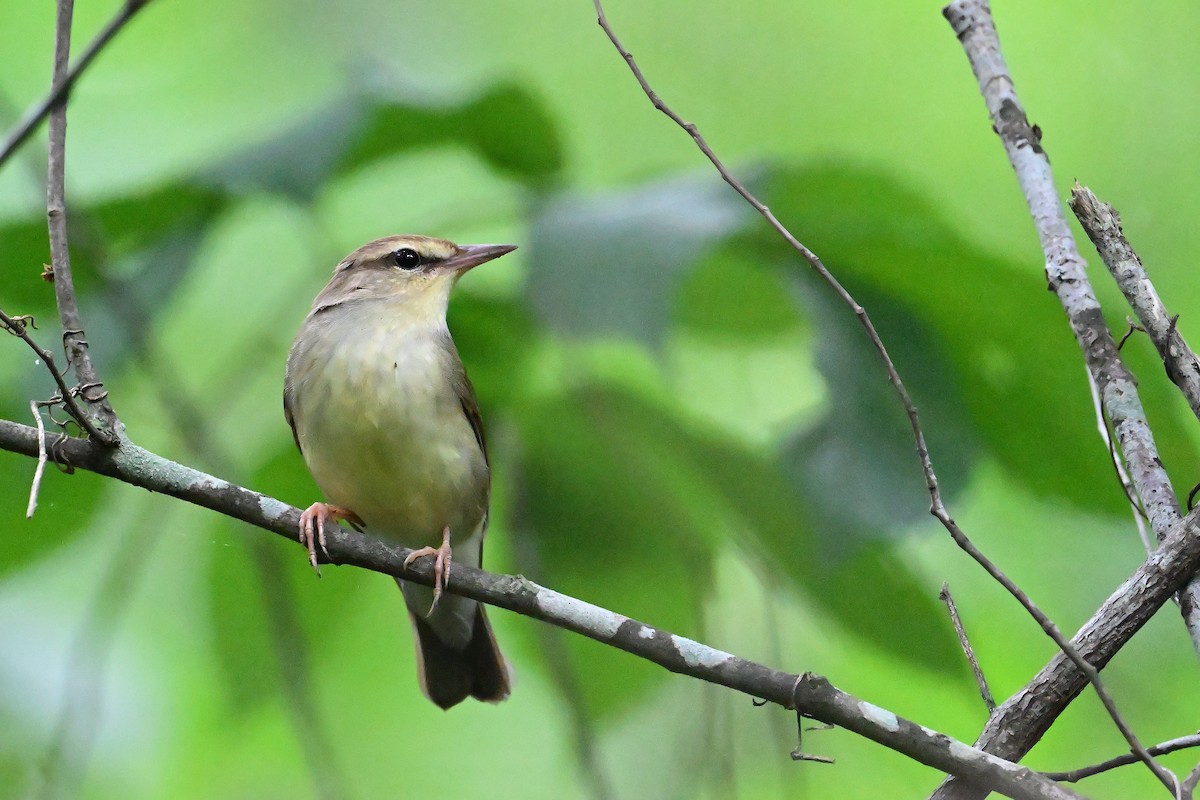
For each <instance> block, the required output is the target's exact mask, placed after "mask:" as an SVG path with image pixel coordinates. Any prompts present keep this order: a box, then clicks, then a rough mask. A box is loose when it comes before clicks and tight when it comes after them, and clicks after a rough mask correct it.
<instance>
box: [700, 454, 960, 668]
mask: <svg viewBox="0 0 1200 800" xmlns="http://www.w3.org/2000/svg"><path fill="white" fill-rule="evenodd" d="M692 448H693V451H694V457H695V458H696V460H697V464H698V465H701V468H702V469H703V470H704V472H705V474H706V476H707V478H708V480H709V481H710V482H711V485H712V486H713V487H714V489H715V490H717V491H719V492H721V493H722V495H723V497H724V500H725V503H726V506H727V508H728V509H729V510H730V514H731V515H732V518H733V520H734V525H735V530H737V531H738V532H739V541H741V542H742V543H743V544H744V545H745V546H746V547H747V548H748V549H749V550H750V551H751V552H752V553H754V554H755V555H757V556H758V557H759V558H760V559H761V561H762V563H763V565H764V566H765V567H766V568H767V569H768V570H770V572H771V573H772V574H773V575H774V576H775V577H777V578H779V579H782V580H783V581H784V582H786V584H787V585H788V586H790V587H791V588H792V589H794V590H796V591H799V592H801V593H802V594H803V595H804V596H805V597H807V598H808V599H809V600H810V601H811V602H813V603H814V604H816V605H817V606H819V607H821V608H824V609H825V610H826V611H827V612H828V613H829V614H830V615H831V616H832V617H833V618H834V619H836V620H837V621H838V622H839V623H840V624H842V625H843V626H845V628H846V629H847V630H848V631H850V632H852V633H854V634H855V635H857V636H859V637H860V638H861V639H863V640H864V641H867V642H869V643H871V644H872V645H874V646H875V647H878V648H880V649H881V650H884V651H886V652H888V653H889V654H891V655H893V656H895V657H898V658H901V659H904V660H905V661H908V662H910V663H913V664H916V665H918V666H920V667H922V668H925V669H931V670H935V671H939V672H952V671H956V670H958V669H961V666H962V665H961V661H962V658H961V656H960V654H959V653H958V650H957V649H956V646H955V644H954V640H953V637H952V636H951V635H949V632H948V628H947V626H946V621H945V613H944V611H943V610H942V609H941V607H940V606H939V605H938V604H937V603H936V602H935V601H934V597H935V596H936V594H937V592H936V589H935V588H934V587H932V586H929V585H928V583H927V581H925V580H924V579H923V578H922V577H920V576H919V575H917V574H916V573H914V572H913V571H912V570H911V569H909V567H908V565H907V564H906V563H905V562H904V561H903V560H902V558H901V557H899V556H897V555H896V554H895V552H894V551H893V546H892V544H891V543H890V542H888V541H881V540H876V539H874V538H873V537H874V536H877V533H876V532H867V531H864V530H862V529H861V528H859V527H857V526H858V522H857V520H856V514H855V512H853V511H850V510H847V511H846V515H845V516H844V517H836V516H833V517H828V518H827V515H826V513H823V512H819V511H817V510H815V508H814V506H813V505H812V503H811V502H810V501H809V494H808V493H806V492H804V491H802V487H798V486H797V485H796V484H795V483H794V480H793V479H792V478H791V477H790V473H791V472H792V469H790V468H789V467H787V466H786V465H780V464H777V463H775V462H774V461H772V460H770V459H767V458H763V457H761V456H759V455H756V454H752V453H749V452H746V451H744V450H742V449H741V448H738V447H736V446H733V445H730V444H727V443H725V442H720V441H715V440H711V439H709V440H694V441H693V442H692ZM742 532H744V536H745V538H741V535H742Z"/></svg>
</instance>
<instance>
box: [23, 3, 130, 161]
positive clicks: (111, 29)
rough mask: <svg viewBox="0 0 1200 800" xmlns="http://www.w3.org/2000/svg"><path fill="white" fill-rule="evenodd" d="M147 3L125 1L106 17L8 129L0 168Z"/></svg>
mask: <svg viewBox="0 0 1200 800" xmlns="http://www.w3.org/2000/svg"><path fill="white" fill-rule="evenodd" d="M149 3H150V0H127V2H126V3H125V4H124V5H123V6H121V9H120V10H119V11H118V12H117V13H116V15H115V16H114V17H113V18H112V19H111V20H109V22H108V24H107V25H105V26H104V28H103V29H102V30H101V31H100V33H98V34H96V38H95V39H93V40H92V41H91V42H90V43H89V44H88V46H87V49H85V50H84V51H83V55H82V56H81V57H80V58H79V60H78V61H77V62H75V64H74V65H73V66H72V67H71V68H70V70H68V71H67V72H66V75H65V76H64V78H63V80H62V81H61V82H56V83H54V85H53V88H51V90H50V92H49V94H47V95H46V96H45V97H43V98H42V99H41V100H39V101H38V102H37V103H35V104H34V105H33V106H32V107H30V109H29V110H28V111H26V112H25V114H24V116H22V117H21V119H20V120H19V121H18V122H17V124H16V125H15V126H14V127H13V129H12V130H11V131H9V133H8V135H7V136H5V137H4V143H3V144H0V167H3V166H4V164H5V163H7V162H8V159H9V158H11V157H12V155H13V153H15V152H17V150H19V149H20V147H21V145H22V144H24V143H25V141H26V140H27V139H29V137H30V135H31V134H32V133H33V132H34V131H35V130H37V127H38V125H40V124H41V122H42V120H44V119H45V118H46V116H47V115H48V114H49V113H50V109H51V108H53V107H54V105H55V104H56V103H58V101H59V100H62V99H63V98H64V97H66V95H67V92H69V91H71V87H72V86H74V85H75V82H76V81H78V80H79V78H80V77H81V76H82V75H83V73H84V71H85V70H87V68H88V67H89V66H91V63H92V60H93V59H95V58H96V56H98V55H99V54H100V51H101V50H103V49H104V48H105V47H106V46H107V45H108V43H109V42H110V41H112V39H113V37H114V36H116V35H117V34H118V33H119V32H120V31H121V29H122V28H124V27H125V24H126V23H127V22H129V21H130V20H131V19H133V17H134V16H135V15H136V14H137V12H139V11H141V10H142V9H143V8H144V7H145V6H147V5H148V4H149Z"/></svg>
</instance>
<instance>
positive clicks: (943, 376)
mask: <svg viewBox="0 0 1200 800" xmlns="http://www.w3.org/2000/svg"><path fill="white" fill-rule="evenodd" d="M787 274H789V275H790V276H792V278H793V280H794V281H795V282H796V283H797V284H798V285H799V294H800V295H801V296H802V298H803V300H804V301H805V305H806V307H807V308H808V309H810V313H811V318H812V322H813V325H814V327H816V328H817V330H819V331H820V334H819V335H818V336H816V337H815V339H816V342H817V367H818V369H819V370H820V371H821V374H822V375H823V376H824V378H825V380H826V383H827V386H828V391H829V408H828V411H827V412H826V415H825V417H824V418H823V419H822V420H821V422H820V423H818V424H817V425H816V426H814V427H812V428H810V429H808V430H805V431H803V432H801V433H800V434H799V435H798V436H796V437H794V438H793V440H792V441H791V442H790V443H789V444H788V445H787V446H786V448H785V450H784V456H783V460H784V463H785V464H786V466H787V468H788V470H789V474H790V475H791V476H792V479H793V481H794V483H795V485H796V486H797V487H798V489H799V490H800V492H801V495H802V497H803V498H804V501H805V505H806V507H807V508H808V509H809V510H810V512H811V513H813V514H814V515H815V521H816V522H817V523H818V528H817V530H818V534H819V535H822V536H823V538H824V539H825V541H826V544H827V546H828V547H829V548H830V550H831V552H835V551H838V550H844V549H846V548H847V545H848V544H851V543H852V541H853V540H850V541H848V540H847V537H846V534H847V533H850V532H853V533H856V534H858V535H860V536H866V537H868V538H881V537H885V536H889V535H895V534H896V533H898V532H899V531H900V530H901V529H902V528H903V527H904V526H907V525H911V524H912V523H914V522H917V521H923V520H927V519H929V493H928V491H927V487H926V484H925V477H924V474H923V472H922V470H921V463H920V460H919V459H918V457H917V451H916V443H915V439H914V438H913V433H912V428H911V426H910V425H909V419H908V416H907V414H906V413H905V410H904V406H903V404H902V403H901V401H900V397H899V396H898V394H897V393H896V390H895V388H894V387H893V386H892V384H891V383H890V382H889V381H888V379H887V373H886V371H885V369H884V366H883V363H882V361H881V359H880V358H879V354H878V352H877V351H876V350H875V347H874V346H873V345H872V344H871V342H870V340H869V339H868V337H867V335H866V332H865V331H864V330H863V328H862V326H861V325H859V324H858V319H857V317H856V316H855V315H854V314H853V313H852V312H851V311H850V309H849V308H847V306H846V305H845V304H843V303H842V302H841V301H840V300H839V299H838V298H837V297H835V296H834V295H833V294H832V292H830V291H828V289H827V287H826V286H825V285H824V284H819V285H818V282H817V281H816V280H815V279H814V278H813V277H812V276H811V275H810V273H808V272H800V271H798V270H797V269H794V268H788V269H787ZM858 299H859V302H861V303H864V304H865V305H866V306H867V307H868V308H870V309H873V310H874V311H873V314H872V320H873V322H874V324H875V326H876V328H877V330H878V331H879V332H880V335H881V336H882V337H883V339H884V341H885V343H888V344H889V348H888V349H889V352H890V354H891V357H892V359H893V361H894V362H895V363H896V366H897V368H898V369H899V371H900V373H901V376H902V377H903V378H904V381H905V385H906V387H907V389H908V391H909V393H910V394H911V396H912V398H913V401H914V403H915V404H916V405H917V407H918V409H919V411H920V412H921V415H922V427H923V429H924V432H925V437H926V443H927V445H928V447H929V449H930V451H931V452H932V453H934V454H935V458H936V465H937V467H938V470H939V472H940V473H941V475H942V479H941V484H942V487H941V488H942V494H943V496H944V498H945V499H946V500H947V502H949V501H951V500H953V498H954V497H955V495H956V493H957V492H958V491H959V490H961V489H964V488H965V487H966V485H967V482H968V478H969V475H970V470H971V468H972V466H973V464H974V461H975V458H976V456H977V450H978V445H977V440H976V434H975V432H974V428H973V425H972V420H971V419H970V417H969V415H968V413H967V411H966V408H965V403H964V401H963V398H962V393H961V391H960V389H959V386H960V384H961V382H962V378H961V376H960V375H959V374H958V371H957V369H956V367H955V365H954V364H953V363H952V362H951V361H950V360H949V359H948V358H946V356H945V354H944V353H943V352H942V342H941V341H939V340H938V339H937V338H936V337H935V336H933V335H931V333H930V332H929V331H928V329H927V328H926V327H925V326H924V325H923V324H922V322H921V321H920V319H918V318H917V317H914V316H913V315H911V314H910V313H907V311H906V309H905V308H904V306H903V305H902V304H901V303H900V302H898V301H896V300H895V299H894V298H888V299H887V300H886V302H885V301H884V298H882V297H877V296H875V295H874V293H873V292H871V291H870V290H863V291H862V292H860V293H859V297H858ZM822 532H823V533H822ZM851 549H853V548H852V547H851Z"/></svg>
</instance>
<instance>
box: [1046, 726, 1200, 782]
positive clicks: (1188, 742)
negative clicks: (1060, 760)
mask: <svg viewBox="0 0 1200 800" xmlns="http://www.w3.org/2000/svg"><path fill="white" fill-rule="evenodd" d="M1189 747H1200V734H1192V735H1191V736H1180V737H1179V738H1178V739H1171V740H1170V741H1166V742H1162V743H1161V744H1156V745H1154V746H1153V747H1147V748H1146V751H1147V752H1148V753H1150V754H1151V755H1155V756H1165V755H1166V754H1167V753H1174V752H1175V751H1176V750H1185V749H1187V748H1189ZM1140 760H1141V759H1139V758H1138V757H1137V755H1136V754H1134V753H1122V754H1121V755H1119V756H1116V757H1115V758H1110V759H1108V760H1107V761H1101V762H1100V763H1099V764H1092V765H1091V766H1089V767H1080V768H1079V769H1072V770H1068V771H1066V772H1043V773H1042V774H1043V775H1045V776H1046V777H1047V778H1049V779H1051V780H1055V781H1066V782H1068V783H1074V782H1075V781H1081V780H1083V779H1084V778H1090V777H1091V776H1093V775H1099V774H1100V773H1101V772H1108V771H1109V770H1110V769H1116V768H1117V767H1124V766H1128V765H1129V764H1136V763H1138V761H1140Z"/></svg>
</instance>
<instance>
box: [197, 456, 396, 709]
mask: <svg viewBox="0 0 1200 800" xmlns="http://www.w3.org/2000/svg"><path fill="white" fill-rule="evenodd" d="M249 485H250V486H252V487H254V488H256V489H257V490H259V491H262V492H264V493H266V494H268V495H270V496H272V497H277V498H280V499H282V500H285V501H287V502H292V503H295V504H297V505H300V506H302V507H303V506H306V505H308V503H310V502H313V501H315V500H317V499H319V498H320V494H319V492H318V491H317V488H316V486H315V485H314V484H313V481H312V478H311V476H310V475H309V474H308V470H307V468H306V467H305V466H304V460H303V458H302V457H301V455H300V453H299V451H298V450H296V448H295V446H294V445H293V444H292V442H291V440H290V438H289V440H288V444H287V447H283V448H281V449H280V450H279V451H278V452H277V453H276V454H275V455H274V456H273V457H272V458H271V459H269V460H268V461H267V462H266V463H265V464H264V465H263V466H262V468H261V469H260V470H259V471H258V472H257V473H256V474H255V475H254V476H253V477H252V479H251V480H250V482H249ZM213 524H214V525H226V526H234V527H244V526H239V525H238V523H234V522H230V521H227V520H218V521H216V522H214V523H213ZM212 538H213V541H214V543H215V544H214V547H213V548H212V550H211V558H210V560H209V563H208V601H209V611H210V614H211V615H212V629H213V632H214V636H215V646H216V660H217V662H218V663H219V665H220V667H221V672H222V674H223V676H224V678H225V686H226V689H227V691H228V696H229V702H230V709H231V711H233V712H234V713H237V714H248V713H253V711H254V710H255V709H257V708H259V707H260V705H261V704H262V703H263V702H264V701H266V702H275V700H276V699H277V695H278V692H279V690H280V675H281V673H280V663H281V659H282V660H287V661H288V662H289V664H290V667H289V669H290V670H291V671H293V672H300V673H301V674H303V675H305V676H309V677H311V670H312V664H313V662H314V661H316V660H317V659H325V658H336V657H337V656H336V653H330V652H326V651H324V650H321V651H317V650H316V649H315V648H313V647H312V643H313V642H314V641H316V640H318V639H319V638H320V635H319V631H320V630H321V629H322V628H326V627H328V626H331V625H336V623H337V620H339V619H341V618H342V615H344V614H348V613H350V609H351V608H353V605H354V603H355V600H356V598H357V597H358V596H359V592H360V591H361V588H362V587H363V586H364V585H365V581H368V580H371V576H369V575H367V574H365V573H363V572H362V571H361V570H349V569H347V570H339V569H337V568H336V567H334V566H331V565H330V566H325V567H323V568H322V570H321V579H320V580H318V579H317V577H316V575H315V574H314V573H313V571H312V568H311V567H310V566H309V564H308V557H307V555H306V554H305V552H304V550H303V549H302V548H300V547H299V546H298V545H295V544H292V545H289V544H288V543H286V542H284V541H282V540H279V541H272V540H270V539H268V538H264V537H263V536H262V534H261V532H254V531H249V530H235V531H233V532H230V533H222V534H220V535H214V536H213V537H212ZM267 593H275V594H276V595H277V596H276V597H274V598H268V597H267ZM278 595H282V596H278ZM268 602H270V603H272V604H273V605H274V606H275V608H276V609H277V610H278V609H281V608H284V607H285V606H286V608H290V609H292V610H293V612H292V613H294V615H295V616H294V617H293V616H291V614H288V615H286V616H284V617H280V616H279V615H278V614H276V615H274V616H272V614H271V613H270V612H269V611H268V607H267V604H268ZM396 603H397V606H398V607H399V605H400V603H401V599H400V593H399V591H397V592H396ZM397 613H398V614H399V612H397ZM296 623H298V624H299V628H296V627H293V625H294V624H296Z"/></svg>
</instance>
